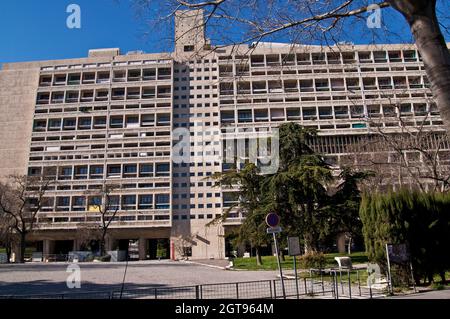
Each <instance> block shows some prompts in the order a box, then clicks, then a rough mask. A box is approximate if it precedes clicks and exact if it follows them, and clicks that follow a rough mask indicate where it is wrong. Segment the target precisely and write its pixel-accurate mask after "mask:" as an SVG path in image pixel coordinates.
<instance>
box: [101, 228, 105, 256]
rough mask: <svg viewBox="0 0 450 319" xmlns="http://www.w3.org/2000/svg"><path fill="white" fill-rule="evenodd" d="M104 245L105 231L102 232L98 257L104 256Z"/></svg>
mask: <svg viewBox="0 0 450 319" xmlns="http://www.w3.org/2000/svg"><path fill="white" fill-rule="evenodd" d="M105 245H106V230H103V231H102V238H101V239H100V256H105V255H106V249H105Z"/></svg>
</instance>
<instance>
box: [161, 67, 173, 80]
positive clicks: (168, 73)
mask: <svg viewBox="0 0 450 319" xmlns="http://www.w3.org/2000/svg"><path fill="white" fill-rule="evenodd" d="M171 78H172V69H170V68H160V69H158V80H160V81H163V80H170V79H171Z"/></svg>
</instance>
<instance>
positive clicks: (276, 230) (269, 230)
mask: <svg viewBox="0 0 450 319" xmlns="http://www.w3.org/2000/svg"><path fill="white" fill-rule="evenodd" d="M267 233H268V234H278V233H281V227H270V228H267Z"/></svg>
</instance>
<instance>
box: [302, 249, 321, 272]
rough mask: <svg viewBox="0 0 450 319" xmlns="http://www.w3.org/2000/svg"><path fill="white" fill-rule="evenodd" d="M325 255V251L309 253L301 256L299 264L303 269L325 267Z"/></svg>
mask: <svg viewBox="0 0 450 319" xmlns="http://www.w3.org/2000/svg"><path fill="white" fill-rule="evenodd" d="M325 262H326V260H325V255H324V254H323V253H314V252H313V253H307V254H305V255H303V256H301V257H300V259H299V265H300V268H303V269H311V268H317V269H323V268H324V267H325Z"/></svg>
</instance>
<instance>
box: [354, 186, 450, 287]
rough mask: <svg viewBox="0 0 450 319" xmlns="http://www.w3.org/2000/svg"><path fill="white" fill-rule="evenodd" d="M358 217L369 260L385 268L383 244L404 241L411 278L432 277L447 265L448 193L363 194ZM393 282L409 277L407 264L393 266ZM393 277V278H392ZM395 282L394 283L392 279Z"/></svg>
mask: <svg viewBox="0 0 450 319" xmlns="http://www.w3.org/2000/svg"><path fill="white" fill-rule="evenodd" d="M360 217H361V221H362V223H363V234H364V241H365V244H366V251H367V253H368V257H369V260H371V261H375V262H377V263H379V264H380V266H381V267H382V268H383V269H384V270H386V252H385V245H386V243H390V244H407V245H408V247H409V251H410V256H411V262H412V265H413V269H414V278H415V281H416V282H418V281H419V280H420V279H428V280H429V281H431V280H432V278H433V275H434V274H440V275H441V276H442V274H444V272H445V270H447V269H449V268H450V257H449V254H448V253H447V252H448V247H449V246H450V236H448V233H449V231H450V228H449V225H450V194H441V193H422V192H418V191H410V190H401V191H399V192H396V193H393V192H391V193H388V194H364V195H363V198H362V201H361V206H360ZM393 269H394V271H396V272H397V271H398V272H399V273H397V274H396V276H394V274H393V276H392V277H393V280H397V284H402V283H403V282H404V281H408V280H409V279H410V277H411V276H410V274H409V271H408V269H407V267H406V268H405V267H403V269H401V267H393ZM395 277H396V278H397V279H396V278H395ZM394 284H395V282H394Z"/></svg>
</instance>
